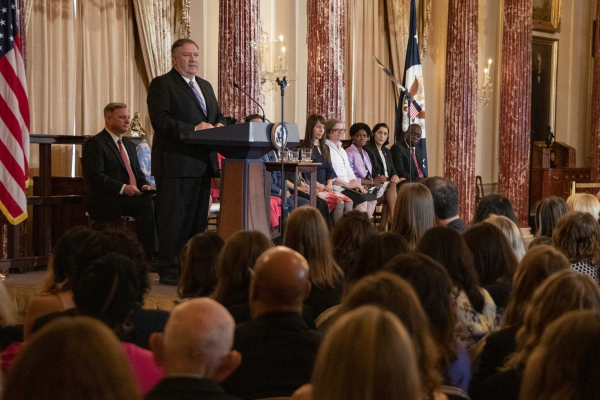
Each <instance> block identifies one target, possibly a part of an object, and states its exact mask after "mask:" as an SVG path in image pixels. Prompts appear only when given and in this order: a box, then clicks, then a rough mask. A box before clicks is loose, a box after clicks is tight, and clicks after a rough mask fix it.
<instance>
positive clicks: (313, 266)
mask: <svg viewBox="0 0 600 400" xmlns="http://www.w3.org/2000/svg"><path fill="white" fill-rule="evenodd" d="M283 245H284V246H287V247H289V248H290V249H292V250H296V251H297V252H298V253H300V254H302V255H303V256H304V258H306V261H307V262H308V265H309V275H308V276H309V280H310V282H311V283H312V284H313V285H315V286H316V287H317V288H319V289H321V290H328V289H334V288H335V287H337V286H339V285H340V283H342V281H343V279H344V272H343V271H342V269H341V268H340V267H339V265H337V263H336V262H335V260H334V259H333V253H332V251H331V245H330V244H329V230H328V229H327V224H326V223H325V220H324V219H323V216H322V215H321V213H319V211H318V210H317V209H316V208H313V207H309V206H303V207H299V208H297V209H295V210H294V211H293V212H292V213H291V214H290V216H289V217H288V220H287V223H286V229H285V233H284V235H283Z"/></svg>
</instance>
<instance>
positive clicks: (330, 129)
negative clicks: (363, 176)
mask: <svg viewBox="0 0 600 400" xmlns="http://www.w3.org/2000/svg"><path fill="white" fill-rule="evenodd" d="M345 134H346V129H345V128H344V123H343V122H342V121H340V120H337V119H330V120H328V121H327V123H326V124H325V137H326V138H327V142H326V143H327V145H328V146H329V154H330V156H331V163H332V165H333V169H334V170H335V174H336V175H337V178H335V179H334V181H333V190H335V191H337V192H341V193H343V194H344V195H346V196H348V197H349V198H350V199H351V200H352V202H353V203H354V208H355V209H357V210H359V211H362V212H366V213H367V214H368V215H369V218H370V217H372V216H373V212H375V207H376V206H377V196H375V195H374V194H372V193H369V192H368V191H367V190H366V189H365V188H363V187H362V186H361V185H360V183H358V180H357V179H356V176H354V171H352V167H351V166H350V162H349V161H348V155H347V153H346V151H345V150H344V148H343V147H342V139H343V138H344V136H345Z"/></svg>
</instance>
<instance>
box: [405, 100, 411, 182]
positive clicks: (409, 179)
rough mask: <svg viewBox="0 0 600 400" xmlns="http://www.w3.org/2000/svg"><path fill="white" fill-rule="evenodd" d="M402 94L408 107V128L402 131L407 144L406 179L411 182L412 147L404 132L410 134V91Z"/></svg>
mask: <svg viewBox="0 0 600 400" xmlns="http://www.w3.org/2000/svg"><path fill="white" fill-rule="evenodd" d="M404 96H406V104H407V105H408V108H407V109H406V117H407V118H408V128H407V129H406V132H405V133H404V143H406V145H407V146H408V181H409V182H412V163H413V147H412V146H410V145H409V143H407V142H406V133H408V134H410V97H411V96H410V92H409V91H408V90H405V91H404ZM409 142H410V143H411V144H412V135H411V138H410V139H409Z"/></svg>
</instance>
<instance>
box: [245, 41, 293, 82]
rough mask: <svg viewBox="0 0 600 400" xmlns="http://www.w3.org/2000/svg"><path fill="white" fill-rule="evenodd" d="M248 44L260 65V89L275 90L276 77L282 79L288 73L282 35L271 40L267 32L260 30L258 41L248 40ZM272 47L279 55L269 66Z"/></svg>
mask: <svg viewBox="0 0 600 400" xmlns="http://www.w3.org/2000/svg"><path fill="white" fill-rule="evenodd" d="M250 45H251V46H252V48H253V49H254V51H255V52H256V56H257V58H258V62H259V65H260V81H261V91H263V92H267V93H273V92H275V90H276V89H277V88H278V85H277V79H279V80H283V78H284V77H285V76H287V75H288V73H289V71H288V67H287V65H286V63H285V43H284V42H283V35H280V36H279V40H271V38H270V37H269V34H268V33H267V32H265V31H261V32H260V39H259V40H258V41H252V42H250ZM272 49H273V50H275V49H278V50H279V55H278V56H277V59H276V60H274V62H273V65H272V66H271V65H269V64H270V63H269V61H270V60H269V59H270V57H269V56H270V54H271V52H272Z"/></svg>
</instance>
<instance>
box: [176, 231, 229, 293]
mask: <svg viewBox="0 0 600 400" xmlns="http://www.w3.org/2000/svg"><path fill="white" fill-rule="evenodd" d="M223 246H225V242H224V241H223V239H221V236H219V235H217V234H216V233H214V232H204V233H199V234H197V235H196V236H194V237H192V238H191V239H190V240H188V242H187V243H186V245H185V246H184V247H183V249H182V250H181V255H180V256H179V262H180V263H181V274H180V277H179V286H178V287H177V294H178V295H179V298H180V299H190V298H193V297H206V296H210V294H211V293H212V292H213V291H214V290H215V286H216V284H217V272H216V270H217V259H218V258H219V253H220V252H221V249H222V248H223Z"/></svg>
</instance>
